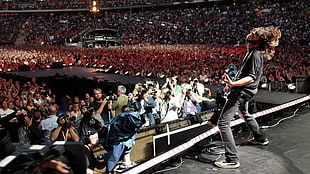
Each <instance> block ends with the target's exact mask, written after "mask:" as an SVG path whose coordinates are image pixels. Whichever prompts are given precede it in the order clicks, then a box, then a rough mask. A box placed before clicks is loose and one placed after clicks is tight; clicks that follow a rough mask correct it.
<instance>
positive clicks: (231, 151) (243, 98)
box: [218, 92, 265, 162]
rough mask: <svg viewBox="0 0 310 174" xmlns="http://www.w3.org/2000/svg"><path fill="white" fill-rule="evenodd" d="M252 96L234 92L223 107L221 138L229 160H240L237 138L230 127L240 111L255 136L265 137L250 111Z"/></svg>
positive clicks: (220, 125)
mask: <svg viewBox="0 0 310 174" xmlns="http://www.w3.org/2000/svg"><path fill="white" fill-rule="evenodd" d="M250 99H251V96H249V95H247V94H240V93H238V92H232V93H231V94H229V96H228V100H227V102H226V104H225V105H224V107H223V109H222V113H221V115H220V117H219V120H218V127H219V130H220V134H221V138H222V141H223V144H224V147H225V157H226V161H227V162H239V157H238V153H237V148H236V145H235V140H234V137H233V133H232V130H231V127H230V122H231V119H232V118H233V117H234V116H235V114H236V112H237V111H238V112H239V116H240V117H243V118H244V120H245V122H246V124H247V126H248V127H249V129H250V130H251V131H252V132H253V136H254V138H255V139H257V140H263V139H265V136H264V135H263V134H262V133H261V132H260V130H259V125H258V123H257V121H256V120H255V118H254V117H253V116H252V115H251V114H250V113H249V112H248V105H249V100H250Z"/></svg>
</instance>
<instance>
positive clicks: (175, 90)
mask: <svg viewBox="0 0 310 174" xmlns="http://www.w3.org/2000/svg"><path fill="white" fill-rule="evenodd" d="M163 88H169V89H170V90H171V91H172V94H173V96H178V95H179V94H181V93H182V88H181V86H180V85H178V81H177V76H174V77H170V78H166V82H165V83H164V84H163V86H162V89H163Z"/></svg>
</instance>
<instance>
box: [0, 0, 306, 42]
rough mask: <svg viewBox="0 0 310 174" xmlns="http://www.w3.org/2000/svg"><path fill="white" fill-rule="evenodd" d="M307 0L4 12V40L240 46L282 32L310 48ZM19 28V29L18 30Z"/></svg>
mask: <svg viewBox="0 0 310 174" xmlns="http://www.w3.org/2000/svg"><path fill="white" fill-rule="evenodd" d="M308 8H309V5H308V3H307V1H306V0H298V1H281V2H278V3H273V2H265V3H261V4H238V5H236V6H235V5H220V6H217V5H215V6H212V5H204V4H201V5H200V6H199V7H197V6H193V7H191V6H185V7H183V6H177V7H175V8H165V9H163V8H156V7H154V8H152V9H148V8H143V9H137V10H134V9H133V10H119V11H106V12H99V13H96V14H92V13H89V12H88V11H87V12H67V13H57V12H55V13H29V14H24V13H22V14H20V13H5V14H3V15H1V16H0V21H1V23H0V25H1V28H3V30H1V31H0V32H1V33H0V36H1V37H0V39H1V40H7V41H14V42H15V41H16V40H18V41H20V42H22V41H24V42H26V43H28V44H35V43H41V42H47V41H50V40H56V39H57V38H60V37H67V38H71V37H76V36H78V35H77V33H79V32H81V31H85V30H87V29H88V28H98V27H100V28H111V29H115V30H117V31H119V32H120V33H121V34H122V35H123V40H124V43H125V44H139V43H143V44H145V43H149V44H197V43H199V44H208V45H221V46H224V45H238V44H240V43H244V34H245V33H248V31H249V30H251V29H252V28H253V27H257V26H267V25H274V26H277V27H279V28H280V29H281V31H282V33H283V37H282V38H281V42H282V44H285V45H290V44H294V45H296V44H300V45H308V44H309V35H308V34H307V28H308V26H309V22H308V21H309V20H307V19H309V14H308V11H307V9H308ZM16 26H17V27H16Z"/></svg>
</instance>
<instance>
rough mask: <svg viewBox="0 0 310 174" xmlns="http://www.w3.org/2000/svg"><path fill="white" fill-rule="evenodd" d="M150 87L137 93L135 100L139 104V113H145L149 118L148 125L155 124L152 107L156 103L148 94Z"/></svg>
mask: <svg viewBox="0 0 310 174" xmlns="http://www.w3.org/2000/svg"><path fill="white" fill-rule="evenodd" d="M150 92H151V89H148V90H142V91H141V93H140V94H139V95H138V99H137V102H138V104H139V106H140V107H139V108H140V109H139V114H145V115H146V116H147V118H148V119H149V125H150V126H151V125H155V118H154V114H153V108H155V107H156V103H155V101H154V99H153V97H152V96H151V95H150V94H149V93H150Z"/></svg>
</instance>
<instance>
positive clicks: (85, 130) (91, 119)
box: [79, 103, 105, 144]
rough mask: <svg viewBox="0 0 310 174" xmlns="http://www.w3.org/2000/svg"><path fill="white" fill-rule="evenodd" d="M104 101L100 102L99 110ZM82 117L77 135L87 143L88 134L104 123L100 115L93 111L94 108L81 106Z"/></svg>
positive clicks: (96, 130)
mask: <svg viewBox="0 0 310 174" xmlns="http://www.w3.org/2000/svg"><path fill="white" fill-rule="evenodd" d="M104 105H105V104H104V103H103V104H101V107H100V108H99V110H101V109H102V108H103V107H104ZM81 112H82V119H81V123H80V126H79V135H80V137H81V140H82V141H83V143H84V144H88V143H89V142H88V141H89V137H90V135H93V134H95V133H96V132H98V131H99V130H100V129H101V128H102V126H103V125H104V120H103V119H102V118H101V115H100V114H98V113H97V112H95V111H94V108H91V107H86V106H83V107H82V109H81Z"/></svg>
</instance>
